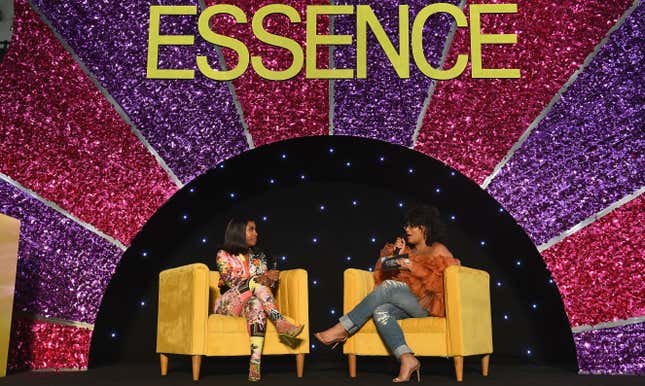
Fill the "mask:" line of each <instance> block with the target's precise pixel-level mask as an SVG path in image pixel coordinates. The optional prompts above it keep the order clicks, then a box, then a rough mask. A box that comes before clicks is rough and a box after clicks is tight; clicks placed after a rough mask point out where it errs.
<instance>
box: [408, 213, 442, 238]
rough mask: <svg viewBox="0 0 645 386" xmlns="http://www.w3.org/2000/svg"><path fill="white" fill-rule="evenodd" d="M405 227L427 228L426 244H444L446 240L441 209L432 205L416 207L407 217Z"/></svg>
mask: <svg viewBox="0 0 645 386" xmlns="http://www.w3.org/2000/svg"><path fill="white" fill-rule="evenodd" d="M405 225H410V226H413V227H414V226H422V227H424V228H425V236H426V244H427V245H430V244H432V243H434V242H440V243H443V242H444V241H445V238H446V226H445V225H444V224H443V222H442V221H441V217H440V213H439V209H437V208H436V207H435V206H432V205H425V204H420V205H415V206H413V207H412V208H410V210H408V212H407V213H406V215H405Z"/></svg>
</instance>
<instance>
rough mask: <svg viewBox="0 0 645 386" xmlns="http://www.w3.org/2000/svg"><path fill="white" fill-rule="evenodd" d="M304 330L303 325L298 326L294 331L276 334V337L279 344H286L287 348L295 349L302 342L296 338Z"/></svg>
mask: <svg viewBox="0 0 645 386" xmlns="http://www.w3.org/2000/svg"><path fill="white" fill-rule="evenodd" d="M304 328H305V325H304V324H303V325H300V326H296V328H295V329H293V330H292V331H286V332H282V333H279V334H278V337H279V338H280V342H282V343H284V344H286V345H287V346H289V347H291V348H296V347H298V346H300V343H302V342H303V339H301V338H296V337H297V336H298V335H300V333H301V332H302V330H303V329H304Z"/></svg>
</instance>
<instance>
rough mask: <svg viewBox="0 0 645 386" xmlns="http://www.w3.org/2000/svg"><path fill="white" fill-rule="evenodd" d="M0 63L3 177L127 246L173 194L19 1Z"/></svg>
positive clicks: (0, 165)
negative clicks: (8, 41) (4, 175)
mask: <svg viewBox="0 0 645 386" xmlns="http://www.w3.org/2000/svg"><path fill="white" fill-rule="evenodd" d="M14 12H15V20H14V25H13V28H14V32H13V40H12V41H11V47H10V50H9V52H7V54H6V56H5V58H4V60H3V61H2V63H1V64H0V101H2V103H0V128H1V132H2V136H0V154H2V157H0V172H2V173H4V174H6V175H8V176H10V177H11V178H12V179H14V180H16V181H18V182H19V183H20V184H22V185H23V186H26V187H28V188H29V189H31V190H33V191H35V192H37V193H38V194H40V195H41V196H43V197H44V198H46V199H48V200H51V201H54V202H56V203H57V204H58V205H59V206H60V207H62V208H63V209H65V210H67V211H69V212H70V213H73V214H74V215H75V216H77V217H78V218H80V219H81V220H83V221H86V222H88V223H90V224H92V225H94V226H96V227H97V228H98V229H100V230H101V231H103V232H105V233H106V234H108V235H110V236H113V237H114V238H116V239H118V240H120V241H122V242H123V243H126V244H127V243H128V242H129V241H130V239H131V238H132V237H133V236H134V235H135V234H136V232H138V231H139V229H140V228H141V227H142V226H143V224H145V222H146V221H147V220H148V218H149V217H150V216H151V215H152V214H153V213H154V211H155V210H156V209H157V208H158V207H159V206H160V205H161V204H162V203H164V202H165V201H166V199H168V197H170V195H171V194H172V193H173V192H174V191H175V190H176V189H177V186H176V185H175V184H173V183H172V181H171V180H170V178H169V176H168V174H167V173H165V172H164V171H163V169H161V168H160V167H159V165H158V164H157V162H156V161H155V159H154V158H153V156H152V155H150V153H148V152H147V150H146V149H145V147H144V146H143V145H142V144H141V143H140V142H139V141H138V139H137V138H136V137H135V136H134V135H133V134H132V133H131V132H130V128H129V127H128V126H127V125H126V124H125V122H123V121H122V120H121V118H120V117H119V115H118V114H117V113H116V112H115V111H114V109H113V108H112V106H111V105H110V104H109V103H108V102H107V101H106V100H105V99H104V98H103V96H102V95H101V94H100V92H99V91H98V90H97V89H96V87H95V86H94V85H93V84H92V82H91V81H90V80H89V79H88V78H87V77H86V76H85V75H84V74H83V72H82V71H81V69H80V68H79V66H78V65H77V64H76V63H75V62H74V60H73V59H72V57H71V56H70V55H69V54H68V53H67V52H66V51H65V50H64V49H63V47H62V46H61V44H60V43H59V42H58V41H57V40H56V39H55V37H54V35H53V34H52V33H51V31H50V30H49V28H48V27H47V26H46V25H45V24H44V23H43V22H42V21H40V19H39V18H38V16H37V15H36V13H35V12H33V11H32V10H31V9H30V8H29V7H28V6H27V5H26V4H25V2H24V1H17V2H16V4H15V9H14Z"/></svg>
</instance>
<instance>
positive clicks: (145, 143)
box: [29, 0, 184, 189]
mask: <svg viewBox="0 0 645 386" xmlns="http://www.w3.org/2000/svg"><path fill="white" fill-rule="evenodd" d="M29 5H30V6H31V8H32V9H33V10H34V11H35V12H36V13H37V14H38V16H39V17H40V19H41V20H42V21H43V23H45V24H46V25H47V27H49V29H50V30H51V31H52V33H53V34H54V36H55V37H56V39H57V40H58V41H59V42H60V43H61V44H62V46H63V48H65V50H66V51H67V52H68V53H69V54H70V55H71V56H72V58H73V59H74V61H75V62H76V64H78V66H79V67H80V68H81V70H82V71H83V72H84V73H85V75H87V76H88V77H89V78H90V80H91V81H92V83H94V85H95V86H96V88H97V89H98V90H99V91H100V92H101V94H103V97H105V99H106V100H107V101H108V102H109V103H110V104H111V105H112V107H113V108H114V110H116V112H117V114H119V116H120V117H121V119H123V121H125V123H126V124H127V125H128V126H130V130H131V131H132V134H134V135H135V136H136V137H137V138H138V139H139V141H140V142H141V143H142V144H143V146H144V147H145V148H146V150H148V152H149V153H150V154H152V156H153V157H154V158H155V160H156V161H157V163H158V164H159V166H161V168H162V169H163V170H164V171H165V172H166V173H168V175H169V176H170V178H171V179H172V181H173V182H174V183H175V185H177V187H179V188H180V189H181V188H182V187H183V186H184V184H183V183H182V182H181V181H180V180H179V178H178V177H177V176H176V175H175V173H174V172H173V171H172V170H171V169H170V167H168V165H167V164H166V161H164V159H163V158H161V156H160V155H159V154H158V153H157V151H156V150H155V149H154V148H153V147H152V145H150V143H149V142H148V140H147V139H146V137H145V136H144V135H143V134H141V131H139V129H138V128H137V126H136V125H135V124H134V123H133V122H132V121H131V120H130V117H129V116H128V114H126V112H125V111H123V109H122V108H121V105H119V104H118V103H117V101H116V100H114V98H112V95H110V93H109V92H108V91H107V90H106V89H105V88H104V87H103V85H101V82H99V80H98V79H97V78H96V76H94V74H93V73H92V72H91V71H90V70H89V69H88V68H87V66H85V63H83V61H82V60H81V58H79V57H78V55H76V53H75V52H74V50H73V49H72V47H71V46H70V45H69V44H68V43H67V41H65V39H64V38H63V37H62V36H61V35H60V34H59V33H58V31H56V29H55V28H54V26H53V25H52V24H51V22H50V21H49V19H47V17H46V16H45V15H44V14H43V13H42V12H41V11H40V9H38V7H36V6H35V5H34V4H33V2H32V1H31V0H29Z"/></svg>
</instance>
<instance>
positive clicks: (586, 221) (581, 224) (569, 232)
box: [537, 186, 645, 252]
mask: <svg viewBox="0 0 645 386" xmlns="http://www.w3.org/2000/svg"><path fill="white" fill-rule="evenodd" d="M643 192H645V186H644V187H642V188H640V189H638V190H637V191H635V192H634V193H631V194H628V195H627V196H625V197H623V198H622V199H620V200H618V201H616V202H614V203H613V204H611V205H609V206H608V207H606V208H605V209H603V210H601V211H600V212H598V213H596V214H594V215H592V216H590V217H587V218H586V219H584V220H582V221H581V222H579V223H577V224H576V225H574V226H572V227H571V228H569V229H567V230H566V231H564V232H562V233H560V234H559V235H557V236H555V237H553V238H552V239H550V240H549V241H547V242H546V243H544V244H541V245H539V246H538V248H537V249H538V251H539V252H542V251H545V250H547V249H549V248H551V247H552V246H554V245H555V244H557V243H559V242H560V241H562V240H564V239H565V238H567V237H569V236H571V235H572V234H574V233H576V232H578V231H579V230H581V229H582V228H584V227H586V226H588V225H591V224H593V223H594V222H596V221H597V220H599V219H600V218H602V217H604V216H606V215H607V214H609V213H611V212H612V211H614V210H615V209H618V208H620V207H621V206H623V205H625V204H627V203H628V202H630V201H632V200H633V199H635V198H637V197H638V196H640V195H641V194H643Z"/></svg>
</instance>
